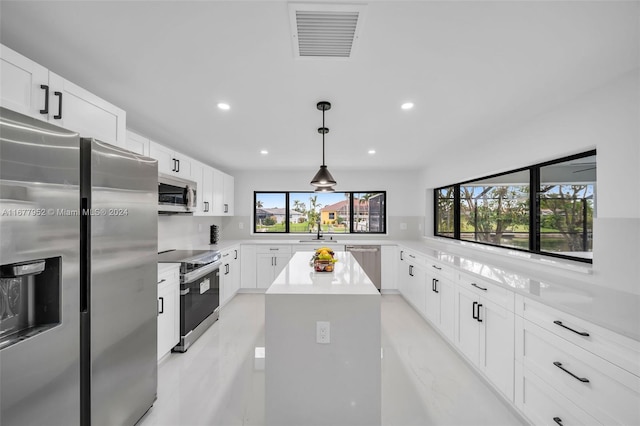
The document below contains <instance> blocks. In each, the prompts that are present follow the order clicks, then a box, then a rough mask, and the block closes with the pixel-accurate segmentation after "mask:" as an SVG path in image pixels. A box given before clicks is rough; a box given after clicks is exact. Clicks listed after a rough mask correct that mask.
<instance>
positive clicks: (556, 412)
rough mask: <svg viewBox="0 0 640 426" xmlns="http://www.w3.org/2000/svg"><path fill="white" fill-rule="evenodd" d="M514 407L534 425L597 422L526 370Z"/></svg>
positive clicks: (570, 424) (593, 423)
mask: <svg viewBox="0 0 640 426" xmlns="http://www.w3.org/2000/svg"><path fill="white" fill-rule="evenodd" d="M520 386H521V387H522V389H521V394H520V396H519V400H518V401H517V402H516V405H517V406H518V408H520V410H521V411H522V412H523V413H524V415H525V416H527V418H528V419H529V420H530V421H531V424H534V425H554V426H558V425H562V426H573V425H575V426H579V425H580V426H582V425H584V426H587V425H589V426H591V425H599V424H600V423H598V421H597V420H596V419H594V418H593V417H591V416H590V415H589V414H587V413H586V412H584V411H583V410H582V409H580V408H578V406H576V405H575V404H574V403H572V402H571V401H570V400H568V399H567V398H566V397H564V396H563V395H562V394H561V393H560V392H558V391H556V390H555V389H553V388H552V387H551V386H549V385H548V384H546V383H545V382H544V380H542V379H540V378H539V377H538V376H536V375H535V374H534V373H532V372H531V371H530V370H528V369H526V368H525V369H523V374H522V382H521V383H520Z"/></svg>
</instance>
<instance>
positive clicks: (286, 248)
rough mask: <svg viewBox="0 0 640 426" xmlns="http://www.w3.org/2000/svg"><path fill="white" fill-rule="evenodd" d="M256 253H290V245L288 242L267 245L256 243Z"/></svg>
mask: <svg viewBox="0 0 640 426" xmlns="http://www.w3.org/2000/svg"><path fill="white" fill-rule="evenodd" d="M256 253H260V254H263V253H271V254H278V253H289V254H290V253H291V246H290V245H288V244H269V245H256Z"/></svg>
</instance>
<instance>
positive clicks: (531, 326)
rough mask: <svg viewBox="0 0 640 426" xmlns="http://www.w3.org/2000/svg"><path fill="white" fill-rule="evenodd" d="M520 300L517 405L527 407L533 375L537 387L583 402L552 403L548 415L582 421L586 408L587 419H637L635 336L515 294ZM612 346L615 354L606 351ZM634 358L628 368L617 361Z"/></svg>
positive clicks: (639, 387) (638, 349)
mask: <svg viewBox="0 0 640 426" xmlns="http://www.w3.org/2000/svg"><path fill="white" fill-rule="evenodd" d="M518 306H519V314H520V315H518V316H517V317H516V323H517V339H516V349H517V351H516V360H517V363H518V365H519V366H521V368H522V371H523V374H522V375H518V376H517V379H516V389H517V391H516V406H517V407H518V408H520V409H521V410H522V411H524V412H528V411H531V410H530V409H529V407H530V406H531V390H530V387H531V386H530V385H529V384H528V383H527V381H531V377H532V376H535V377H536V378H537V379H538V382H539V383H540V384H539V386H540V387H544V388H546V389H549V388H550V389H552V390H553V392H555V393H559V394H561V395H563V396H564V397H565V398H566V399H568V400H569V401H571V402H572V404H573V405H576V406H578V407H580V408H581V410H580V411H577V410H575V409H572V410H563V408H564V407H554V410H555V411H553V412H551V411H549V412H548V414H546V417H545V419H546V420H548V418H549V417H550V416H553V417H558V418H561V419H563V420H562V421H563V423H562V424H570V422H569V421H584V420H582V419H583V417H584V414H583V412H584V413H586V415H588V416H589V417H588V419H590V418H593V419H595V421H592V423H600V424H605V425H609V424H624V425H637V424H640V377H639V376H637V375H635V374H633V373H632V371H633V368H638V367H639V366H640V364H639V363H638V361H640V344H638V342H636V341H633V340H631V339H627V338H624V337H623V336H619V335H616V334H615V333H611V332H608V331H606V330H603V329H601V328H599V327H597V326H595V325H593V324H589V323H588V322H586V321H583V320H580V319H578V318H574V317H572V316H571V315H568V314H566V313H563V312H559V311H557V310H555V309H553V308H550V307H547V306H544V305H541V304H539V303H536V302H534V301H531V300H529V299H528V298H526V297H521V296H519V302H518ZM612 347H615V348H616V351H617V357H612V356H608V355H607V353H608V352H609V351H610V350H611V349H612ZM634 358H635V360H636V363H635V366H634V365H628V367H631V370H630V371H629V370H625V369H624V368H622V367H621V365H625V364H626V360H628V359H634ZM616 362H619V363H620V364H621V365H620V364H618V365H616ZM532 415H533V414H532ZM565 418H566V419H567V421H565ZM585 424H586V423H585Z"/></svg>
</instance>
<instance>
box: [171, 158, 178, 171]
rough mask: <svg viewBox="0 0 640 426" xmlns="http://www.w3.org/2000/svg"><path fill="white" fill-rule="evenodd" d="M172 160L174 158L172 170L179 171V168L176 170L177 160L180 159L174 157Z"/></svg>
mask: <svg viewBox="0 0 640 426" xmlns="http://www.w3.org/2000/svg"><path fill="white" fill-rule="evenodd" d="M172 160H173V169H171V171H172V172H177V170H176V161H178V160H176V159H175V158H172Z"/></svg>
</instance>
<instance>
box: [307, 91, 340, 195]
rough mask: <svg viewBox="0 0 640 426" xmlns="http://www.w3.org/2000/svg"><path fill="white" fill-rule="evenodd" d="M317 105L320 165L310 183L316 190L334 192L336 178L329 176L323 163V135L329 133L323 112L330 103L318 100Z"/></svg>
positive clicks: (327, 108)
mask: <svg viewBox="0 0 640 426" xmlns="http://www.w3.org/2000/svg"><path fill="white" fill-rule="evenodd" d="M317 107H318V109H319V110H320V111H322V127H320V128H319V129H318V133H320V134H321V135H322V165H321V166H320V170H318V173H316V175H315V176H314V177H313V179H311V185H313V186H315V187H316V188H317V189H316V192H334V189H333V186H334V185H335V184H336V180H335V179H334V178H333V176H331V173H329V169H327V166H326V164H325V163H324V135H326V134H327V133H329V129H328V128H327V127H325V126H324V112H325V111H327V110H329V109H331V104H330V103H329V102H327V101H321V102H318V105H317Z"/></svg>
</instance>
